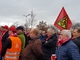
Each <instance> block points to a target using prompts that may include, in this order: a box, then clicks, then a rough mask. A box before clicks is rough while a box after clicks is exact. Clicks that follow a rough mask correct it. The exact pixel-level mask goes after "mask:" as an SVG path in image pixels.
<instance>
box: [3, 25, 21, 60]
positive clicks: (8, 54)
mask: <svg viewBox="0 0 80 60" xmlns="http://www.w3.org/2000/svg"><path fill="white" fill-rule="evenodd" d="M8 33H9V37H8V39H7V40H6V41H5V42H4V44H3V48H2V53H3V52H5V53H4V60H19V55H20V51H21V45H22V43H21V40H20V39H19V38H18V36H17V34H16V28H15V27H14V26H11V27H10V28H9V32H8Z"/></svg>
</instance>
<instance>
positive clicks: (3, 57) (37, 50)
mask: <svg viewBox="0 0 80 60" xmlns="http://www.w3.org/2000/svg"><path fill="white" fill-rule="evenodd" d="M53 54H54V55H55V57H56V58H55V60H80V28H76V29H74V30H72V31H71V30H65V29H64V30H62V31H60V32H57V31H56V30H55V29H52V28H48V29H47V30H46V31H40V30H39V29H37V28H27V29H24V27H23V26H18V27H15V26H10V27H8V26H7V25H5V26H0V60H51V57H52V55H53Z"/></svg>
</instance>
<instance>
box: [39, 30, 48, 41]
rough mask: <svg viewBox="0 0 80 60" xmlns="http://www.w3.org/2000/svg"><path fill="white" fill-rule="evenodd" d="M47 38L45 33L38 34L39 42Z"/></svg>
mask: <svg viewBox="0 0 80 60" xmlns="http://www.w3.org/2000/svg"><path fill="white" fill-rule="evenodd" d="M46 37H47V35H46V31H41V34H40V40H45V39H46Z"/></svg>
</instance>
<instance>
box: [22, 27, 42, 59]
mask: <svg viewBox="0 0 80 60" xmlns="http://www.w3.org/2000/svg"><path fill="white" fill-rule="evenodd" d="M30 38H31V42H29V44H28V45H27V46H26V48H25V49H24V50H23V53H22V58H21V60H43V53H42V44H41V41H40V39H39V30H38V29H36V28H35V29H31V31H30Z"/></svg>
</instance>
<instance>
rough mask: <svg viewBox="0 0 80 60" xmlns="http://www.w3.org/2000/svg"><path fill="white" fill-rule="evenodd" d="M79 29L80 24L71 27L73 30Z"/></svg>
mask: <svg viewBox="0 0 80 60" xmlns="http://www.w3.org/2000/svg"><path fill="white" fill-rule="evenodd" d="M78 27H80V23H74V24H73V26H72V29H75V28H78Z"/></svg>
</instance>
